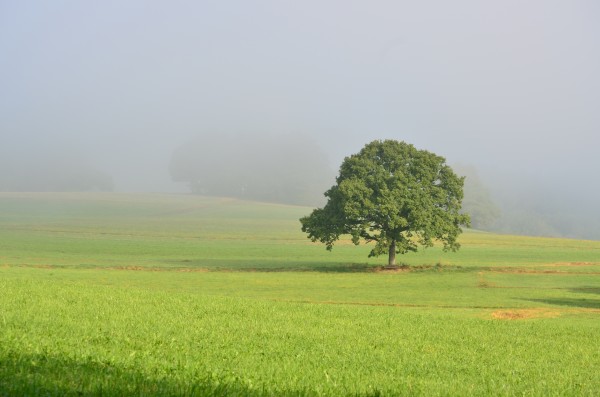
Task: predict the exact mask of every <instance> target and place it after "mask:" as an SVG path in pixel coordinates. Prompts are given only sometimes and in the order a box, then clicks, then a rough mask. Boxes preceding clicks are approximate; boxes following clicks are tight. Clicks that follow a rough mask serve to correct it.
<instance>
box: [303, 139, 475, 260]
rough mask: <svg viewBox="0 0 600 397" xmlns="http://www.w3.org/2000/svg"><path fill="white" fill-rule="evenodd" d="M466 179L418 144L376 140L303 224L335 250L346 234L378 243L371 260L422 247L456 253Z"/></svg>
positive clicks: (348, 161) (346, 164)
mask: <svg viewBox="0 0 600 397" xmlns="http://www.w3.org/2000/svg"><path fill="white" fill-rule="evenodd" d="M463 184H464V178H462V177H458V176H457V175H456V174H455V173H454V172H453V171H452V169H451V168H450V167H449V166H448V165H447V164H446V160H445V159H444V158H443V157H441V156H438V155H436V154H433V153H431V152H428V151H425V150H418V149H416V148H415V147H414V146H413V145H410V144H407V143H405V142H399V141H395V140H386V141H373V142H371V143H369V144H367V145H366V146H365V147H364V148H363V149H362V150H361V151H360V152H359V153H357V154H354V155H352V156H349V157H346V158H345V159H344V161H343V163H342V165H341V167H340V171H339V176H338V177H337V178H336V184H335V185H334V186H332V187H331V188H330V189H329V190H328V191H326V192H325V197H326V198H327V203H326V204H325V206H324V207H323V208H318V209H315V210H314V211H313V212H312V213H311V214H310V215H309V216H306V217H303V218H301V219H300V222H301V223H302V231H304V232H306V233H308V238H310V239H311V240H312V241H320V242H322V243H324V244H325V245H326V247H327V249H328V250H331V249H332V247H333V245H334V243H335V242H336V241H337V240H338V239H339V238H340V236H341V235H344V234H349V235H351V236H352V241H353V243H354V244H357V245H358V244H359V243H360V241H361V240H364V241H366V242H375V247H374V248H373V249H372V250H371V253H370V254H369V256H378V255H381V254H384V253H388V255H389V260H388V263H389V265H395V260H396V254H397V253H399V254H405V253H407V252H410V251H417V250H418V247H419V246H423V247H431V246H433V244H434V241H440V242H442V243H443V247H444V250H452V251H456V250H457V249H458V248H459V247H460V244H459V243H458V241H457V237H458V235H459V234H460V233H461V232H462V229H461V226H468V225H469V216H468V215H467V214H462V213H461V212H460V209H461V201H462V199H463Z"/></svg>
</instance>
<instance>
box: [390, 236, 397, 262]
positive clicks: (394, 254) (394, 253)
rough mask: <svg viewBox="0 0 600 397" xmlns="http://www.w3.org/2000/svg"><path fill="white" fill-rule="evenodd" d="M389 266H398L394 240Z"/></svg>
mask: <svg viewBox="0 0 600 397" xmlns="http://www.w3.org/2000/svg"><path fill="white" fill-rule="evenodd" d="M388 266H396V240H392V242H391V244H390V257H389V259H388Z"/></svg>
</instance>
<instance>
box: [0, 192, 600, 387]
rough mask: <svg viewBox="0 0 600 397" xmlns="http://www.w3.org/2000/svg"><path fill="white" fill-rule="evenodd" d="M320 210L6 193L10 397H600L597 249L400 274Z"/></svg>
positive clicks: (419, 259) (422, 260)
mask: <svg viewBox="0 0 600 397" xmlns="http://www.w3.org/2000/svg"><path fill="white" fill-rule="evenodd" d="M309 211H310V209H309V208H304V207H293V206H281V205H273V204H261V203H247V202H241V201H236V200H227V199H215V198H201V197H193V196H172V195H125V194H79V193H78V194H34V193H31V194H22V193H0V396H4V395H7V396H8V395H56V396H58V395H61V396H62V395H81V394H83V395H131V394H137V395H157V394H160V395H254V396H262V395H482V394H485V395H487V394H491V395H522V394H527V395H540V396H541V395H595V394H596V393H597V390H599V389H600V375H599V374H600V348H599V347H598V346H597V343H596V340H597V335H598V333H599V332H600V321H598V320H599V316H600V299H599V297H598V294H600V242H595V241H577V240H566V239H544V238H531V237H527V238H526V237H518V236H504V235H494V234H488V233H480V232H466V233H465V234H464V235H463V236H462V238H461V243H462V244H463V248H462V249H461V251H459V252H458V253H444V252H442V251H441V250H439V249H437V248H432V249H429V250H426V251H424V252H419V253H416V254H413V255H407V256H404V257H402V258H401V261H403V262H405V263H407V264H410V265H412V267H411V270H409V271H399V272H388V271H383V270H381V269H380V267H379V265H381V264H384V263H385V261H386V258H379V259H367V253H368V251H369V248H368V247H365V246H359V247H355V246H354V245H352V244H350V243H349V242H348V241H344V242H341V243H340V244H339V245H336V247H335V248H334V250H333V252H327V251H326V250H325V249H324V248H323V246H321V245H318V244H313V243H311V242H310V241H308V240H307V239H306V237H305V236H304V235H303V234H302V233H301V232H300V230H299V229H300V225H299V222H298V218H299V217H301V216H302V215H305V214H307V213H308V212H309Z"/></svg>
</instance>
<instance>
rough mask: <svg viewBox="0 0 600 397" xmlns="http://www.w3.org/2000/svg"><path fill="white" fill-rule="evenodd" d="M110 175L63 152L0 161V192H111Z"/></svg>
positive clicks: (111, 181) (111, 180)
mask: <svg viewBox="0 0 600 397" xmlns="http://www.w3.org/2000/svg"><path fill="white" fill-rule="evenodd" d="M112 190H113V179H112V177H111V176H110V175H108V174H106V173H104V172H102V171H100V170H98V169H96V168H95V167H93V166H91V165H89V164H88V163H87V162H86V161H85V160H84V159H82V158H80V157H78V156H73V155H67V154H65V153H60V154H59V153H47V154H45V155H44V156H37V157H35V158H32V157H29V158H27V159H25V158H22V159H21V158H8V157H5V158H3V159H0V191H5V192H6V191H30V192H65V191H73V192H74V191H112Z"/></svg>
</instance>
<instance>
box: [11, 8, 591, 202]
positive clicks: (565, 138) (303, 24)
mask: <svg viewBox="0 0 600 397" xmlns="http://www.w3.org/2000/svg"><path fill="white" fill-rule="evenodd" d="M599 21H600V3H599V2H597V1H595V0H589V1H576V0H569V1H562V0H561V1H550V0H540V1H516V0H515V1H479V0H473V1H462V0H457V1H410V2H409V1H376V0H373V1H326V0H319V1H306V0H304V1H295V2H291V1H276V0H273V1H250V0H247V1H223V0H221V1H202V0H199V1H186V2H184V1H147V0H144V1H133V0H127V1H122V0H118V1H107V0H103V1H96V2H85V1H58V0H54V1H10V0H0V72H1V73H0V138H1V140H0V156H2V157H3V158H5V159H7V158H20V159H27V160H28V161H29V159H31V161H35V158H37V157H43V156H44V155H45V154H46V153H48V152H53V153H63V152H64V153H68V154H69V155H77V156H80V157H81V158H84V159H85V160H86V161H87V162H89V163H90V164H91V165H93V166H96V167H98V168H99V169H102V170H104V171H106V172H108V173H110V174H112V175H113V176H114V179H115V183H116V187H117V189H119V190H150V191H157V190H165V189H168V190H173V189H177V188H176V186H177V185H176V184H174V183H172V182H170V176H169V174H168V164H169V161H170V158H171V154H172V153H173V151H174V149H175V148H176V147H178V146H179V145H181V144H183V143H185V142H186V141H188V140H190V139H193V138H194V137H196V136H198V135H202V136H206V137H207V139H208V142H209V138H210V136H211V135H214V134H222V133H232V132H233V133H247V134H252V133H257V132H260V133H268V134H279V133H281V134H305V135H308V136H311V137H313V138H314V139H315V140H316V141H317V142H318V143H319V144H320V145H321V146H322V148H323V150H324V151H325V152H326V153H327V154H328V155H329V157H330V159H331V162H332V167H335V168H337V166H338V165H339V162H340V161H341V159H342V158H343V156H345V155H349V154H351V153H354V152H356V151H358V150H359V149H360V148H361V147H362V146H363V145H364V144H365V143H367V142H369V141H371V140H373V139H382V138H394V139H399V140H405V141H407V142H409V143H413V144H415V145H416V146H417V147H419V148H421V149H427V150H431V151H433V152H436V153H438V154H440V155H443V156H445V157H446V158H447V159H448V161H449V162H450V163H463V164H472V165H475V166H476V167H478V168H479V169H480V171H481V172H480V173H481V174H482V175H484V176H485V175H501V176H502V178H504V180H509V181H510V180H511V178H512V177H513V176H519V177H520V178H523V180H524V181H525V182H521V183H522V184H528V183H529V182H527V181H528V180H531V181H535V183H540V184H546V185H548V186H555V187H556V188H557V189H561V190H564V189H565V188H563V186H564V185H565V184H566V185H567V187H566V189H579V190H575V192H576V193H577V194H579V193H580V192H585V194H586V195H592V196H594V195H595V196H594V197H597V198H599V199H600V193H599V192H600V189H599V188H598V185H599V183H598V179H597V176H596V173H597V171H598V170H599V169H600V156H599V155H598V154H597V153H598V147H599V144H600V77H599V74H600V23H599Z"/></svg>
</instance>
